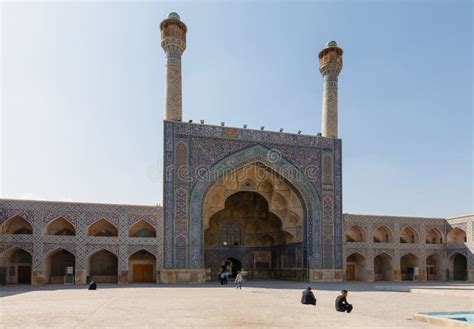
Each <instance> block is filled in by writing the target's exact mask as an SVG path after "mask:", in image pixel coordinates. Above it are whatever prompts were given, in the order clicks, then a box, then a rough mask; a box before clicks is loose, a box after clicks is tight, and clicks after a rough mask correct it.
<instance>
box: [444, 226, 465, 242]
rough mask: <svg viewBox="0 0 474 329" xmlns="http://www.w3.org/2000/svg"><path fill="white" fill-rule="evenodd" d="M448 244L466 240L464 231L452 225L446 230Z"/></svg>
mask: <svg viewBox="0 0 474 329" xmlns="http://www.w3.org/2000/svg"><path fill="white" fill-rule="evenodd" d="M447 240H448V244H458V243H465V242H467V236H466V231H464V230H463V229H461V228H459V227H454V228H452V229H451V230H450V231H449V232H448V236H447Z"/></svg>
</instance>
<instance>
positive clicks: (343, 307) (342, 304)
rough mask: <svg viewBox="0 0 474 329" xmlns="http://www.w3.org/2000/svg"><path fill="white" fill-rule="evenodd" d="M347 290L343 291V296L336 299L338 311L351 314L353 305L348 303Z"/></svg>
mask: <svg viewBox="0 0 474 329" xmlns="http://www.w3.org/2000/svg"><path fill="white" fill-rule="evenodd" d="M346 297H347V290H345V289H344V290H341V295H339V296H337V298H336V311H338V312H347V313H351V311H352V304H349V303H348V302H347V299H346Z"/></svg>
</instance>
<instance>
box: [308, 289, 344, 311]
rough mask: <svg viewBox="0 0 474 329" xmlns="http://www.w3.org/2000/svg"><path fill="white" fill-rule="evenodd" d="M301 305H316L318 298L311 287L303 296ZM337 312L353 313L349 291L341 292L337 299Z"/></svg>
mask: <svg viewBox="0 0 474 329" xmlns="http://www.w3.org/2000/svg"><path fill="white" fill-rule="evenodd" d="M301 303H302V304H305V305H316V297H315V296H314V294H313V291H312V290H311V287H308V288H306V289H305V290H304V291H303V296H301ZM336 311H338V312H347V313H351V311H352V304H349V303H348V302H347V290H345V289H343V290H341V294H340V295H339V296H337V298H336Z"/></svg>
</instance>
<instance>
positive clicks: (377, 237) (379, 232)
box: [373, 225, 393, 243]
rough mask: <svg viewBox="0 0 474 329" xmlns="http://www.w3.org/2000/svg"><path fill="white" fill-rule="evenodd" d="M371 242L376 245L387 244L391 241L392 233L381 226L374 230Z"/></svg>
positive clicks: (384, 226)
mask: <svg viewBox="0 0 474 329" xmlns="http://www.w3.org/2000/svg"><path fill="white" fill-rule="evenodd" d="M373 241H374V242H376V243H389V242H392V241H393V235H392V231H391V230H390V229H389V228H388V227H387V226H386V225H381V226H379V227H377V228H376V229H375V230H374V233H373Z"/></svg>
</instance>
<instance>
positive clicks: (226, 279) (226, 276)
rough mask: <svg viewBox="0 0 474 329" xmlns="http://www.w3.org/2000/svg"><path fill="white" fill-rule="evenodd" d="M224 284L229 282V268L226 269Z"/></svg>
mask: <svg viewBox="0 0 474 329" xmlns="http://www.w3.org/2000/svg"><path fill="white" fill-rule="evenodd" d="M224 284H225V285H227V284H229V272H227V270H224Z"/></svg>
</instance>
